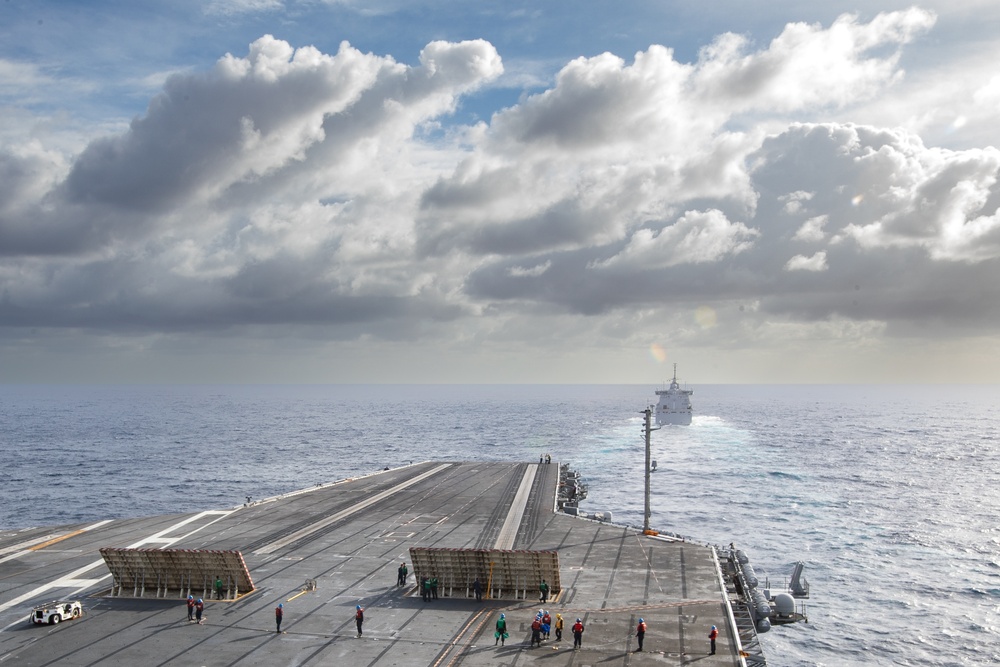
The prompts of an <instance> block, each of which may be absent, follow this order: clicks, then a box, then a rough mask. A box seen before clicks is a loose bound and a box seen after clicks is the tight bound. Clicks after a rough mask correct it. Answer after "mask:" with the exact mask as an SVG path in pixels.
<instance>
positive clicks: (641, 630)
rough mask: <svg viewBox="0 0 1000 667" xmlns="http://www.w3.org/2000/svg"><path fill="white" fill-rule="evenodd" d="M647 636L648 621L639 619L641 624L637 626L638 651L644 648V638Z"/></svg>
mask: <svg viewBox="0 0 1000 667" xmlns="http://www.w3.org/2000/svg"><path fill="white" fill-rule="evenodd" d="M645 636H646V621H644V620H642V619H641V618H640V619H639V625H637V626H635V638H636V640H637V641H638V642H639V648H637V649H636V650H637V651H641V650H642V639H643V637H645Z"/></svg>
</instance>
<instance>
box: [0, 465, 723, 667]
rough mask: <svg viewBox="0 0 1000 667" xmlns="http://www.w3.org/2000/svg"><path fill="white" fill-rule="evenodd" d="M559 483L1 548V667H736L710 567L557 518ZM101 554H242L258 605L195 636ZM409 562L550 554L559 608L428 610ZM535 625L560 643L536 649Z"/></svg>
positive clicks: (317, 504) (362, 492)
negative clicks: (555, 562)
mask: <svg viewBox="0 0 1000 667" xmlns="http://www.w3.org/2000/svg"><path fill="white" fill-rule="evenodd" d="M529 478H530V479H529ZM526 480H528V481H526ZM558 482H559V466H558V465H557V464H556V463H554V462H553V463H552V464H548V465H546V464H535V463H510V462H480V463H470V462H425V463H419V464H414V465H410V466H406V467H402V468H396V469H393V470H387V471H382V472H379V473H376V474H372V475H368V476H365V477H360V478H356V479H350V480H343V481H340V482H336V483H331V484H326V485H321V486H318V487H314V488H310V489H304V490H302V491H299V492H296V493H292V494H287V495H285V496H281V497H279V498H274V499H268V500H266V501H261V502H255V503H253V504H250V505H248V506H240V507H236V508H229V509H222V510H212V511H205V512H197V513H191V514H183V515H181V514H178V515H169V516H158V517H150V518H142V519H121V520H113V521H104V522H97V523H92V524H84V525H79V526H63V527H58V528H52V527H47V528H36V529H30V530H18V531H13V530H5V531H0V665H18V666H24V667H27V666H32V667H33V666H43V665H78V666H84V665H87V666H91V665H93V666H102V667H104V666H110V665H142V666H147V665H205V666H215V665H219V666H222V665H246V666H249V665H268V666H269V667H275V666H280V665H330V664H334V665H431V666H434V667H438V666H441V667H444V666H449V665H470V666H475V665H514V664H529V663H535V662H536V661H541V662H540V664H547V665H593V664H602V665H616V664H618V665H647V664H648V665H652V664H656V665H664V664H665V665H690V664H696V665H699V666H701V667H710V666H715V665H739V664H740V660H739V658H738V657H737V656H736V650H735V648H734V644H733V642H732V641H731V640H730V631H729V629H728V625H727V624H726V623H725V618H726V614H727V611H726V607H725V602H724V599H725V592H724V589H723V586H722V582H721V580H720V577H719V573H718V566H717V564H716V561H715V557H714V554H713V551H712V550H711V549H710V548H708V547H705V546H702V545H699V544H694V543H690V542H681V541H670V540H663V539H659V538H656V537H650V536H644V535H642V534H641V531H637V530H636V529H634V528H626V527H622V526H617V525H611V524H607V523H601V522H598V521H592V520H588V519H582V518H578V517H573V516H569V515H566V514H563V513H560V512H556V511H555V497H556V489H557V485H558ZM101 547H133V548H144V549H161V548H170V549H211V550H239V551H240V552H241V553H242V555H243V558H244V560H245V562H246V565H247V567H248V569H249V571H250V574H251V576H252V578H253V582H254V585H255V586H256V588H255V590H254V591H253V592H252V593H249V594H246V595H241V596H240V597H239V598H237V599H235V600H233V601H215V600H210V599H209V598H208V597H207V595H206V596H204V599H205V612H204V623H203V624H200V625H199V624H197V623H191V622H189V621H188V620H187V611H186V607H185V602H184V600H183V599H180V598H171V599H156V598H149V597H143V598H139V599H135V598H124V597H116V598H112V597H109V596H108V592H109V591H110V589H111V585H112V578H111V576H110V574H109V570H108V567H107V565H106V564H105V563H104V561H103V560H102V558H101V555H100V554H99V552H98V550H99V549H100V548H101ZM411 547H428V548H448V549H493V548H504V549H516V550H538V551H551V550H554V551H557V552H558V557H559V573H560V581H561V590H560V591H559V592H558V594H557V596H556V597H555V598H554V599H551V598H550V599H549V600H548V601H547V602H546V603H541V602H539V601H538V599H537V598H536V597H535V596H529V598H528V599H527V600H525V599H511V598H509V597H505V598H502V599H483V600H482V601H481V602H477V601H476V600H475V598H474V597H471V593H468V595H469V597H466V595H467V590H466V589H465V588H461V589H451V590H450V591H448V590H444V589H442V590H441V591H440V592H439V597H438V599H436V600H432V601H424V600H423V599H422V597H421V595H420V594H419V592H418V591H417V585H416V582H415V581H414V577H413V572H412V566H411V571H410V575H409V577H408V579H407V583H406V585H404V586H397V585H396V578H397V568H398V567H399V565H400V563H403V562H405V563H407V564H408V565H410V557H409V549H410V548H411ZM310 581H314V582H315V589H312V590H310V589H311V588H312V587H311V586H310V585H307V582H310ZM449 593H450V595H449ZM55 599H80V600H81V601H82V602H83V607H84V614H83V617H82V618H80V619H78V620H72V621H65V622H63V623H60V624H58V625H51V626H49V625H45V626H37V625H31V624H29V622H28V614H29V612H30V611H31V609H32V606H33V605H35V604H39V603H41V602H45V601H49V600H55ZM279 603H281V604H283V610H284V617H283V622H282V626H281V630H282V632H281V633H278V632H276V631H275V621H274V609H275V607H276V606H277V605H278V604H279ZM356 605H361V606H362V607H363V608H364V609H365V620H364V625H363V636H362V637H358V636H357V631H356V628H355V608H356ZM542 608H544V609H546V610H548V611H549V612H550V614H551V615H552V617H553V619H554V618H555V614H556V613H560V614H562V616H563V618H564V619H565V631H564V633H563V638H562V641H561V642H557V641H556V634H555V631H554V629H553V630H552V632H551V633H550V637H549V639H547V640H545V641H543V642H542V644H541V646H540V647H538V646H536V647H534V648H532V647H529V641H530V636H531V631H530V624H531V621H532V619H533V618H534V616H535V614H536V613H537V612H538V611H539V610H540V609H542ZM500 613H504V614H506V619H507V622H508V632H509V638H508V639H507V640H506V643H505V645H504V646H496V645H495V638H494V625H495V623H496V620H497V617H498V616H499V614H500ZM640 617H642V618H643V619H644V620H645V622H646V624H647V626H648V632H647V634H646V637H645V645H644V649H643V652H636V649H637V648H638V645H637V643H636V637H635V634H634V631H635V626H636V624H637V623H638V619H639V618H640ZM577 618H581V619H582V620H583V622H584V625H585V627H586V629H585V631H584V634H583V646H582V648H581V649H578V650H574V649H573V635H572V633H571V632H570V626H572V625H573V623H574V622H575V621H576V619H577ZM712 625H716V626H718V628H719V631H720V635H719V640H718V653H717V654H716V655H709V651H708V648H709V642H708V639H707V634H708V631H709V629H710V628H711V626H712Z"/></svg>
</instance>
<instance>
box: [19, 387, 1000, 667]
mask: <svg viewBox="0 0 1000 667" xmlns="http://www.w3.org/2000/svg"><path fill="white" fill-rule="evenodd" d="M686 388H690V389H694V396H693V400H694V409H695V415H696V416H695V418H694V423H693V424H692V425H691V426H688V427H679V426H673V427H664V428H662V429H660V430H658V431H656V432H654V433H653V436H652V458H653V459H655V460H656V461H657V464H658V470H657V471H656V472H655V473H654V474H653V475H652V514H653V516H652V519H651V525H652V527H654V528H656V529H658V530H660V531H661V532H672V533H676V534H680V535H684V536H687V537H689V538H691V539H693V540H695V541H699V542H706V543H712V544H718V545H728V544H729V543H730V542H734V543H735V544H736V545H737V547H740V548H743V549H744V550H746V551H747V553H748V555H749V556H750V562H751V564H752V565H753V566H754V569H755V570H756V572H757V575H758V576H759V577H760V578H761V579H763V578H764V577H765V576H767V577H769V578H770V580H771V582H772V586H773V585H774V584H775V583H783V582H784V581H785V579H786V578H787V576H788V574H789V573H790V571H791V568H792V565H793V564H794V563H795V562H796V561H798V560H802V561H804V562H805V563H806V569H805V576H806V578H807V579H808V581H809V584H810V587H811V598H810V599H809V600H807V601H806V605H807V606H806V611H807V613H808V616H809V622H808V624H803V623H799V624H795V625H789V626H782V627H775V628H773V629H772V630H771V631H770V632H768V633H766V634H764V635H762V636H761V643H762V645H763V647H764V650H765V655H766V656H767V660H768V664H769V665H771V667H784V666H799V665H824V666H830V667H840V666H850V665H995V664H1000V407H998V406H1000V387H997V386H920V387H912V386H906V387H901V386H729V385H726V386H721V385H705V386H699V385H697V384H692V385H689V386H687V387H686ZM655 389H656V386H655V385H651V386H622V385H608V386H579V385H567V386H554V385H544V386H537V385H524V386H513V385H464V386H437V385H434V386H414V385H400V386H390V385H377V386H376V385H362V386H357V385H351V386H347V385H331V386H12V385H6V386H0V454H2V468H0V528H19V527H27V526H39V525H57V524H70V523H80V522H87V521H97V520H102V519H107V518H118V517H130V516H144V515H151V514H167V513H177V512H188V511H195V510H202V509H213V508H221V507H231V506H235V505H238V504H241V503H242V502H243V501H244V500H245V499H246V496H248V495H249V496H252V497H253V498H256V499H259V498H265V497H269V496H272V495H276V494H280V493H283V492H287V491H291V490H295V489H300V488H304V487H307V486H311V485H314V484H317V483H320V482H327V481H332V480H336V479H342V478H344V477H350V476H354V475H358V474H364V473H369V472H373V471H376V470H379V469H382V468H384V467H385V466H397V465H401V464H406V463H410V462H411V461H422V460H427V459H444V460H473V459H475V460H525V461H535V460H537V459H538V457H539V456H540V455H544V454H551V455H552V457H553V458H554V459H556V460H558V461H560V462H568V463H569V464H570V466H571V467H572V468H573V469H575V470H578V471H579V472H580V473H581V475H582V476H583V478H584V481H585V482H586V483H587V484H588V485H589V489H590V493H589V497H588V499H587V500H586V502H585V503H584V507H583V509H585V510H587V511H592V512H593V511H604V510H610V511H611V512H612V513H613V520H614V521H615V523H623V524H631V525H637V526H639V525H641V524H642V507H643V475H642V469H643V457H644V452H643V449H644V441H643V433H642V419H643V417H642V414H641V412H642V410H643V409H645V407H646V406H647V405H648V404H650V403H652V402H655V398H656V397H655V395H654V394H653V391H654V390H655ZM0 567H2V566H0ZM774 587H775V588H777V586H774ZM655 632H656V631H655V628H650V637H654V636H655Z"/></svg>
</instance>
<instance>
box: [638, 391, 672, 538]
mask: <svg viewBox="0 0 1000 667" xmlns="http://www.w3.org/2000/svg"><path fill="white" fill-rule="evenodd" d="M674 372H675V373H676V371H674ZM642 414H644V415H645V416H646V421H645V426H644V428H643V430H644V431H645V434H646V492H645V501H646V502H645V507H644V512H643V517H642V532H643V533H646V534H649V533H650V532H651V531H650V528H649V515H650V511H649V434H650V433H652V432H653V431H656V430H658V429H659V428H660V427H659V426H657V427H656V428H653V425H652V418H653V409H652V408H646V409H645V410H643V412H642Z"/></svg>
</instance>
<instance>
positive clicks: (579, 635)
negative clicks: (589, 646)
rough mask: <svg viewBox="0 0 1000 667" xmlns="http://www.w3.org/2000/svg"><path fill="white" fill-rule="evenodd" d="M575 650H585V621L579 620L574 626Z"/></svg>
mask: <svg viewBox="0 0 1000 667" xmlns="http://www.w3.org/2000/svg"><path fill="white" fill-rule="evenodd" d="M573 648H583V621H581V620H580V619H579V618H578V619H576V623H574V624H573Z"/></svg>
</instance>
